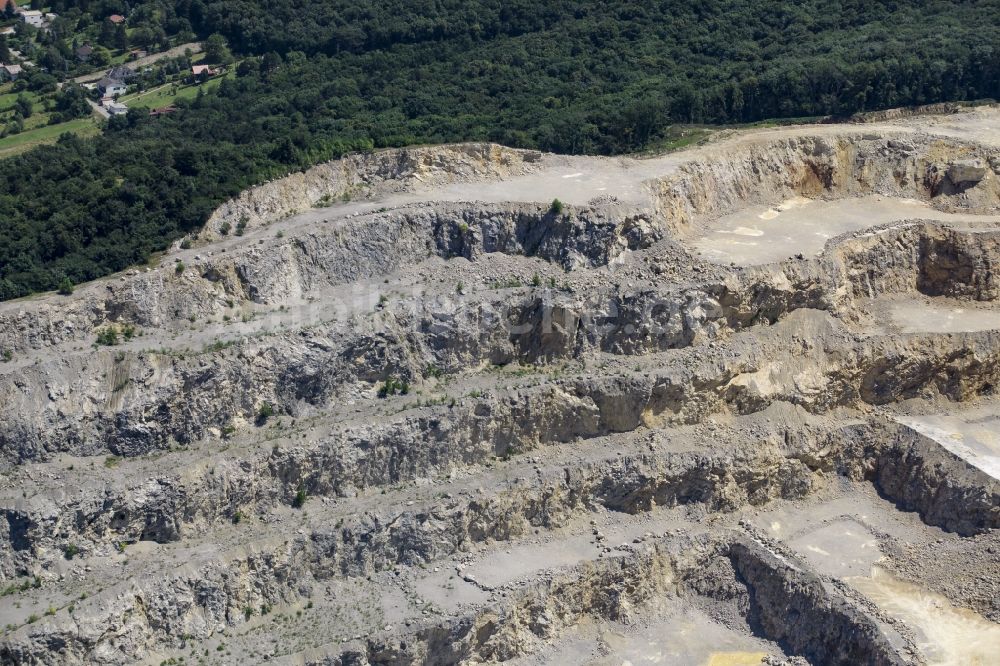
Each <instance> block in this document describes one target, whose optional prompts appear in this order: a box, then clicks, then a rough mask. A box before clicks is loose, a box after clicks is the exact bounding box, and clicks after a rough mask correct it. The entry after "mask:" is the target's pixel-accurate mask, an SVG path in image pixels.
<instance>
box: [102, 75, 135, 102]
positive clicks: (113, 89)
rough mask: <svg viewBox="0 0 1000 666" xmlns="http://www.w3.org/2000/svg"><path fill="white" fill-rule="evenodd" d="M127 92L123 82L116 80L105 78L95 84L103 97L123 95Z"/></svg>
mask: <svg viewBox="0 0 1000 666" xmlns="http://www.w3.org/2000/svg"><path fill="white" fill-rule="evenodd" d="M127 90H128V86H126V85H125V82H124V81H119V80H118V79H111V78H108V77H106V76H105V77H104V78H103V79H101V80H100V81H98V82H97V91H98V92H99V93H101V95H102V96H104V97H117V96H118V95H124V94H125V92H126V91H127Z"/></svg>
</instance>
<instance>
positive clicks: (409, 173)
mask: <svg viewBox="0 0 1000 666" xmlns="http://www.w3.org/2000/svg"><path fill="white" fill-rule="evenodd" d="M540 158H541V155H540V154H539V153H537V152H533V151H522V150H514V149H511V148H505V147H503V146H499V145H497V144H455V145H448V146H429V147H414V148H400V149H391V150H380V151H376V152H372V153H357V154H351V155H347V156H346V157H344V158H343V159H339V160H334V161H331V162H326V163H324V164H320V165H318V166H314V167H312V168H310V169H309V170H307V171H305V172H302V173H294V174H291V175H290V176H287V177H285V178H279V179H277V180H274V181H271V182H269V183H266V184H264V185H259V186H257V187H252V188H250V189H249V190H246V191H244V192H242V193H240V195H239V196H238V197H236V198H235V199H233V200H231V201H227V202H226V203H224V204H223V205H222V206H220V207H219V208H218V209H217V210H216V211H215V212H214V213H213V214H212V216H211V217H210V218H209V220H208V223H207V224H206V225H205V230H204V232H203V233H204V234H206V235H207V236H209V237H218V235H219V228H220V227H221V226H222V225H223V224H226V223H228V224H229V225H230V227H231V228H233V229H235V228H236V226H237V225H238V224H239V223H240V222H241V221H243V222H244V223H245V224H246V225H247V228H248V229H252V228H254V227H258V226H262V225H265V224H267V223H269V222H274V221H275V220H280V219H282V218H285V217H288V216H289V215H293V214H295V213H300V212H304V211H306V210H309V209H310V208H312V207H314V206H316V205H317V204H319V203H321V202H323V201H324V198H326V199H325V200H326V201H330V202H332V201H338V200H340V199H342V198H345V197H346V198H348V199H350V198H364V197H369V196H375V195H379V194H387V193H389V192H399V191H406V190H408V189H411V188H414V187H420V186H430V185H444V184H448V183H452V182H466V181H470V180H476V181H480V180H490V179H496V178H506V177H510V176H516V175H520V174H524V173H528V172H530V171H531V169H532V168H533V165H534V164H535V163H537V162H538V161H539V159H540Z"/></svg>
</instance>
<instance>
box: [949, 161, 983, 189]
mask: <svg viewBox="0 0 1000 666" xmlns="http://www.w3.org/2000/svg"><path fill="white" fill-rule="evenodd" d="M985 177H986V165H985V164H983V162H982V161H981V160H963V161H960V162H955V163H954V164H952V165H951V166H949V167H948V180H950V181H951V182H952V184H954V185H975V184H976V183H978V182H979V181H981V180H982V179H983V178H985Z"/></svg>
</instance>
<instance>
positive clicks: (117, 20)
mask: <svg viewBox="0 0 1000 666" xmlns="http://www.w3.org/2000/svg"><path fill="white" fill-rule="evenodd" d="M108 20H109V21H111V22H112V23H114V24H115V25H121V24H122V23H124V22H125V17H124V16H122V15H121V14H112V15H111V16H109V17H108Z"/></svg>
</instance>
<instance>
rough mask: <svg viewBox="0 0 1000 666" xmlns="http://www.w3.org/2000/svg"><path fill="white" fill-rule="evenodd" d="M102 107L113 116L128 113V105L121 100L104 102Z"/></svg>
mask: <svg viewBox="0 0 1000 666" xmlns="http://www.w3.org/2000/svg"><path fill="white" fill-rule="evenodd" d="M104 108H105V109H107V110H108V113H110V114H111V115H113V116H123V115H125V114H126V113H128V107H127V106H125V105H124V104H122V103H121V102H107V101H106V102H105V104H104Z"/></svg>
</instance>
